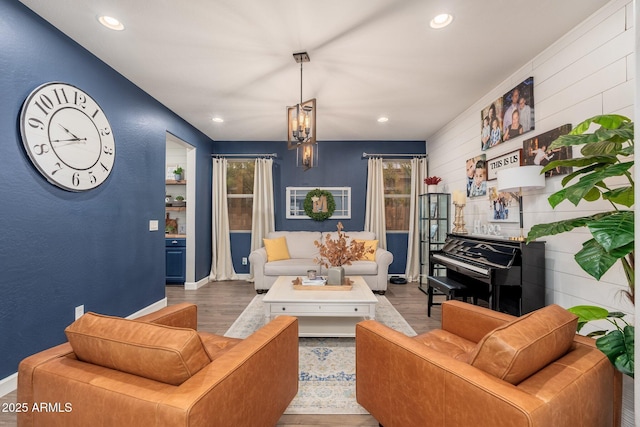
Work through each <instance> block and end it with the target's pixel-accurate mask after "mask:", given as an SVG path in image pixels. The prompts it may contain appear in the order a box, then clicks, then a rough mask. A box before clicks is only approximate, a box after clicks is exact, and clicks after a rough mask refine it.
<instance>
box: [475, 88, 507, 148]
mask: <svg viewBox="0 0 640 427" xmlns="http://www.w3.org/2000/svg"><path fill="white" fill-rule="evenodd" d="M480 123H481V124H480V130H481V132H480V149H481V150H482V151H486V150H488V149H489V148H491V147H495V146H496V145H498V144H500V143H501V142H502V97H500V98H498V99H496V100H495V101H493V102H492V103H491V104H489V105H487V106H486V107H485V108H483V109H482V111H481V112H480Z"/></svg>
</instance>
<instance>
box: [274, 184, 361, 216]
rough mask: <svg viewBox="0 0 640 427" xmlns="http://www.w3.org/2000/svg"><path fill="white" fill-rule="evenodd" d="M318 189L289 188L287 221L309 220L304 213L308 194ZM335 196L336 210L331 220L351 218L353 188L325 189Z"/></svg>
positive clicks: (324, 188)
mask: <svg viewBox="0 0 640 427" xmlns="http://www.w3.org/2000/svg"><path fill="white" fill-rule="evenodd" d="M316 188H317V187H287V215H286V217H287V219H309V217H308V216H307V214H306V213H305V211H304V200H305V199H306V197H307V193H308V192H309V191H311V190H315V189H316ZM321 190H326V191H328V192H329V193H331V195H332V196H333V200H334V201H335V202H336V209H335V210H334V211H333V215H331V219H349V218H351V187H323V188H321Z"/></svg>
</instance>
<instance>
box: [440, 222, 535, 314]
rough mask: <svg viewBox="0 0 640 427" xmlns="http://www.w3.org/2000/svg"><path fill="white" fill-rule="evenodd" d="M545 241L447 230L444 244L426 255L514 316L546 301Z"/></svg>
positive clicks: (493, 307) (529, 310)
mask: <svg viewBox="0 0 640 427" xmlns="http://www.w3.org/2000/svg"><path fill="white" fill-rule="evenodd" d="M544 256H545V255H544V242H531V243H529V244H526V243H525V242H518V241H513V240H505V239H495V238H490V237H484V236H483V237H479V236H469V235H465V236H462V235H455V234H448V235H447V237H446V240H445V243H444V246H443V247H442V249H441V250H439V251H432V252H431V254H430V256H429V275H433V272H434V270H435V268H434V266H435V265H441V266H444V267H445V268H446V276H447V277H448V278H449V279H450V280H454V281H456V282H459V283H462V284H463V285H465V286H467V287H468V288H469V289H471V290H472V291H473V292H474V293H475V294H476V295H478V297H479V298H481V299H484V300H486V301H488V303H489V307H491V309H493V310H496V311H501V312H505V313H509V314H513V315H516V316H521V315H523V314H526V313H529V312H531V311H534V310H537V309H539V308H542V307H544V305H545V258H544Z"/></svg>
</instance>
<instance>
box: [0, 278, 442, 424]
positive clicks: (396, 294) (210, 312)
mask: <svg viewBox="0 0 640 427" xmlns="http://www.w3.org/2000/svg"><path fill="white" fill-rule="evenodd" d="M166 290H167V300H168V304H169V305H171V304H176V303H179V302H183V301H185V302H193V303H196V304H198V329H200V330H203V331H207V332H212V333H216V334H224V333H225V332H226V331H227V329H229V327H230V326H231V324H232V323H233V321H234V320H235V319H236V318H237V317H238V316H239V315H240V313H242V311H243V310H244V308H245V307H246V306H247V304H249V302H250V301H251V300H252V299H253V297H254V296H255V295H256V293H255V290H254V288H253V284H252V283H248V282H245V281H225V282H211V283H209V284H207V285H205V286H203V287H201V288H200V289H198V290H195V291H185V290H184V289H183V288H182V287H181V286H167V288H166ZM385 296H386V297H387V298H388V299H389V301H390V302H391V303H392V304H393V306H394V307H395V308H396V310H398V311H399V312H400V314H402V316H403V317H404V318H405V319H406V320H407V322H409V324H410V325H411V327H413V329H414V330H415V331H416V332H417V333H423V332H427V331H429V330H431V329H434V328H437V327H439V326H440V307H439V306H436V307H434V308H433V309H432V312H431V318H428V317H427V296H426V295H425V294H424V293H422V292H421V291H420V290H419V289H418V285H417V283H409V284H406V285H393V284H389V287H388V289H387V293H386V295H385ZM15 401H16V392H15V391H14V392H12V393H9V394H8V395H6V396H4V397H2V398H0V405H1V404H3V403H7V402H9V403H10V402H15ZM277 425H278V426H287V427H304V426H343V427H347V426H378V422H377V421H376V420H375V419H374V418H373V417H372V416H370V415H283V416H282V418H280V420H279V422H278V424H277ZM15 426H16V417H15V415H14V414H7V413H3V412H0V427H15Z"/></svg>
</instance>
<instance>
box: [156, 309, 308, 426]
mask: <svg viewBox="0 0 640 427" xmlns="http://www.w3.org/2000/svg"><path fill="white" fill-rule="evenodd" d="M297 391H298V319H297V318H295V317H290V316H279V317H276V318H275V319H273V320H272V321H271V322H269V323H268V324H266V325H265V326H263V327H262V328H261V329H259V330H258V331H256V332H255V333H253V334H252V335H250V336H249V337H247V338H246V339H244V340H243V341H242V342H240V343H239V344H237V345H236V346H235V347H233V348H232V349H230V350H229V351H228V352H227V353H225V354H224V355H222V356H220V357H219V358H217V359H216V360H215V361H214V362H212V363H211V364H210V365H208V366H207V367H205V368H204V369H202V370H201V371H200V372H198V373H197V374H196V375H194V376H193V377H192V378H190V379H189V380H187V381H185V382H184V383H183V384H182V385H180V386H179V387H178V388H177V390H176V393H172V394H171V395H170V396H167V398H166V399H164V401H163V402H161V403H160V404H159V405H158V420H161V421H162V422H161V423H159V424H158V426H167V427H170V426H176V425H186V424H185V422H184V420H185V416H187V415H188V417H189V419H190V420H191V421H192V422H191V423H190V424H189V425H190V426H194V427H197V426H203V427H204V426H237V427H253V426H255V425H264V426H267V425H275V424H276V423H277V422H278V419H279V418H280V416H281V415H282V413H283V412H284V411H285V409H286V408H287V406H288V405H289V403H290V402H291V400H293V398H294V397H295V395H296V393H297ZM258 420H259V421H260V423H259V424H256V423H257V422H258Z"/></svg>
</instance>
